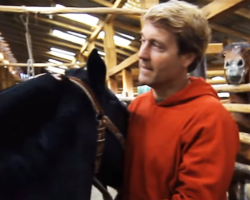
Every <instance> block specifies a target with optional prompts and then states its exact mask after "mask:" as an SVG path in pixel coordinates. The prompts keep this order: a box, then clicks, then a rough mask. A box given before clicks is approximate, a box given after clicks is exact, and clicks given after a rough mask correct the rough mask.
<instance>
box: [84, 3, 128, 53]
mask: <svg viewBox="0 0 250 200" xmlns="http://www.w3.org/2000/svg"><path fill="white" fill-rule="evenodd" d="M123 2H124V0H116V1H115V3H114V5H113V6H112V8H119V7H122V5H123ZM106 13H107V12H106ZM111 19H112V15H111V14H109V15H108V16H107V17H106V18H105V20H104V21H102V22H101V23H100V24H99V25H98V26H97V28H96V29H95V31H94V32H93V33H92V34H91V36H90V37H89V39H88V40H86V42H85V43H84V44H83V46H82V48H81V50H80V53H83V52H84V51H85V50H86V49H87V47H88V45H89V43H91V42H92V41H94V40H95V39H96V38H97V36H98V35H99V33H100V31H101V30H102V29H103V27H104V25H105V23H106V22H107V23H108V22H109V21H110V20H111Z"/></svg>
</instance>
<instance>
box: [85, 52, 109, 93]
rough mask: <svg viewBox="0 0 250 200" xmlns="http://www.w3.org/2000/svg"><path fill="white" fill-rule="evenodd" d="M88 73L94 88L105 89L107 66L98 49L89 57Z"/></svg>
mask: <svg viewBox="0 0 250 200" xmlns="http://www.w3.org/2000/svg"><path fill="white" fill-rule="evenodd" d="M87 72H88V77H89V80H90V82H91V83H92V86H93V87H94V88H95V89H97V90H99V91H100V90H103V89H104V88H105V82H106V81H105V80H106V65H105V63H104V61H103V60H102V58H101V57H100V55H99V54H98V52H97V50H96V49H93V50H92V51H91V53H90V55H89V57H88V61H87Z"/></svg>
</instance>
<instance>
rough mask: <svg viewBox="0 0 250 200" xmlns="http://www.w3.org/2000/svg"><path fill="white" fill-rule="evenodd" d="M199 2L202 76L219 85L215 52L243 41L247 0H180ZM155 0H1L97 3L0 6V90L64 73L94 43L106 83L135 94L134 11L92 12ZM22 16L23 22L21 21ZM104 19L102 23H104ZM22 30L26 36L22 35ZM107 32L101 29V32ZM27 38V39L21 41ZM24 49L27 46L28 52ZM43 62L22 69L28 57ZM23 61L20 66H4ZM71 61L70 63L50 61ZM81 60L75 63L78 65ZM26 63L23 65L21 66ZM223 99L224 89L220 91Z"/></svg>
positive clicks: (10, 1) (5, 1) (248, 30)
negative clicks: (206, 37)
mask: <svg viewBox="0 0 250 200" xmlns="http://www.w3.org/2000/svg"><path fill="white" fill-rule="evenodd" d="M186 1H187V2H190V3H193V4H195V5H197V6H199V7H200V8H201V9H202V10H203V11H204V12H205V13H206V15H207V18H208V20H209V23H210V27H211V29H212V39H211V42H210V44H209V46H208V48H207V51H206V55H205V59H206V67H207V71H206V75H207V78H206V79H207V81H208V82H209V83H211V84H213V85H215V86H219V84H225V83H226V81H225V78H224V77H223V59H222V58H221V57H220V56H219V53H220V52H221V50H222V47H223V43H224V42H226V41H233V42H239V41H249V35H250V2H249V0H227V1H225V0H215V1H212V0H186ZM159 2H160V3H161V2H165V1H158V0H151V1H149V0H147V1H146V0H141V1H140V0H116V1H114V0H112V1H111V0H82V1H79V0H72V1H66V0H45V1H42V0H36V1H34V0H2V1H1V5H2V6H24V7H25V6H32V7H41V8H42V7H55V8H65V7H66V8H67V7H75V8H97V12H94V13H88V14H87V13H67V14H65V13H63V14H41V13H33V12H11V11H9V10H7V9H4V8H3V9H1V12H0V17H1V21H0V33H1V43H0V44H1V49H0V52H1V57H0V59H1V63H5V64H8V65H7V66H4V65H2V67H0V70H1V73H0V74H1V79H0V86H1V89H5V88H8V87H10V86H12V85H14V84H17V83H19V82H21V81H23V80H26V79H27V77H30V76H32V75H34V74H35V75H38V74H41V73H44V72H46V71H49V72H55V73H64V71H65V69H67V68H71V67H81V66H82V65H83V64H84V63H85V62H86V60H87V57H88V53H89V52H90V51H91V49H93V48H96V49H97V50H98V52H99V54H100V56H102V58H103V59H104V61H105V63H106V65H107V70H108V77H107V84H108V86H109V88H111V89H112V91H113V92H114V93H116V94H117V95H118V96H119V97H124V98H134V97H136V96H137V95H138V86H140V84H139V83H138V73H139V69H138V56H137V53H138V50H139V47H140V41H139V40H140V28H141V21H140V18H141V16H140V14H136V15H131V14H118V15H109V14H108V13H105V14H103V13H101V12H98V8H105V7H106V8H124V9H126V8H127V9H131V10H135V11H142V10H145V9H147V8H148V7H150V6H151V5H154V4H156V3H159ZM26 20H27V21H26ZM104 22H106V23H104ZM25 23H26V24H25ZM27 33H29V34H30V40H27V38H26V36H27ZM105 33H107V34H105ZM27 41H28V43H27ZM28 49H30V50H31V51H30V54H29V51H28ZM31 56H32V57H33V62H34V63H46V65H47V66H42V67H39V66H38V67H37V66H36V67H34V69H35V72H34V74H32V73H30V72H29V71H27V69H28V68H27V66H28V64H27V63H28V60H29V59H30V57H31ZM12 63H13V64H15V63H23V64H24V66H16V65H10V64H12ZM64 63H68V64H70V63H72V65H71V66H64V65H61V66H53V65H55V64H57V65H58V64H64ZM79 63H81V65H79ZM25 64H26V65H25ZM220 97H221V98H227V97H228V94H226V93H224V94H222V93H221V94H220Z"/></svg>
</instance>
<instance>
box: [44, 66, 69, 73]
mask: <svg viewBox="0 0 250 200" xmlns="http://www.w3.org/2000/svg"><path fill="white" fill-rule="evenodd" d="M46 69H47V70H48V71H49V72H54V73H57V74H64V73H65V70H64V69H60V68H57V67H53V66H48V67H47V68H46Z"/></svg>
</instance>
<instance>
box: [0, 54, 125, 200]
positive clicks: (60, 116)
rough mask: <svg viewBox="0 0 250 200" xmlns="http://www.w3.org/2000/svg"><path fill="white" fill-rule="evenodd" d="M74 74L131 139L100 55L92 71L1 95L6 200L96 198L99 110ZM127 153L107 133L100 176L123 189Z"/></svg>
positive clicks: (0, 190)
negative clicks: (74, 79) (125, 155)
mask: <svg viewBox="0 0 250 200" xmlns="http://www.w3.org/2000/svg"><path fill="white" fill-rule="evenodd" d="M69 76H71V77H75V78H78V79H81V80H82V81H83V82H85V83H86V84H87V85H88V86H89V87H90V88H91V90H92V92H93V93H94V95H95V96H96V99H97V100H98V102H99V104H100V105H101V107H102V109H103V110H104V113H105V115H106V116H108V117H109V119H110V120H111V121H112V122H113V124H114V125H115V126H116V127H117V128H118V129H119V131H120V132H121V133H122V134H123V135H124V137H125V138H126V132H127V119H128V111H127V109H126V107H125V106H124V104H123V103H122V102H120V101H119V99H118V98H117V97H116V96H115V95H114V94H113V93H112V92H111V91H110V90H109V89H108V88H107V87H106V85H105V79H106V66H105V64H104V62H103V61H102V59H101V58H100V56H99V55H98V53H97V51H96V50H93V51H92V53H91V54H90V56H89V58H88V62H87V66H86V68H79V69H70V70H68V71H67V72H66V74H65V76H61V77H60V78H61V79H60V80H58V79H56V78H55V77H53V76H52V75H51V74H45V75H42V76H39V77H37V78H33V79H30V80H28V81H25V82H23V83H19V84H18V85H15V86H13V87H11V88H8V89H6V90H3V91H1V93H0V123H1V124H0V125H1V129H0V177H1V178H0V199H4V200H5V199H12V200H16V199H18V200H34V199H36V200H59V199H60V200H68V199H70V200H89V199H90V195H91V186H92V183H93V176H94V175H95V174H94V167H95V166H94V165H95V159H96V152H97V139H98V138H97V126H98V120H97V118H96V113H95V110H94V108H93V106H92V104H91V101H90V100H89V98H88V96H87V95H86V93H85V92H83V90H82V89H81V88H80V87H79V86H78V85H76V84H75V83H73V82H72V81H70V79H69V78H68V77H69ZM123 154H124V152H123V149H122V148H121V146H120V144H119V142H118V140H117V139H116V138H115V137H114V135H113V134H112V133H111V132H110V131H109V130H106V142H105V147H104V152H103V156H102V159H101V166H100V170H99V172H98V174H96V177H97V178H98V180H99V181H100V182H102V183H103V185H105V186H111V187H114V188H116V189H120V187H121V183H122V170H123V156H124V155H123Z"/></svg>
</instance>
